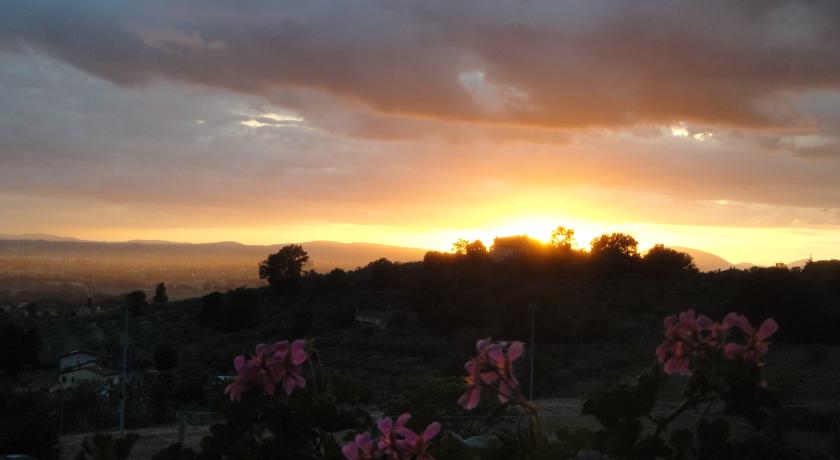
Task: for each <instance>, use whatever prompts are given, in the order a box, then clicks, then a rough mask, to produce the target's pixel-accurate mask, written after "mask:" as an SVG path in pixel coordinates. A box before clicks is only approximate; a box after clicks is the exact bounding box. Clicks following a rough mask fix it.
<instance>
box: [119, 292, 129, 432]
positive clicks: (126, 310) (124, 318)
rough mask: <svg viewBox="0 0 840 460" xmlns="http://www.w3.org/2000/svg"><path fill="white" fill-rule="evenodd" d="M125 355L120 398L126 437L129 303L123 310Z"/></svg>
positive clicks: (121, 418)
mask: <svg viewBox="0 0 840 460" xmlns="http://www.w3.org/2000/svg"><path fill="white" fill-rule="evenodd" d="M123 320H124V325H123V355H122V378H121V379H120V386H121V387H122V395H121V396H120V410H119V413H120V434H122V435H125V382H126V380H128V302H126V303H125V307H124V310H123Z"/></svg>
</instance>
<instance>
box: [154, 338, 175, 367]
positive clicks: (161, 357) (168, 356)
mask: <svg viewBox="0 0 840 460" xmlns="http://www.w3.org/2000/svg"><path fill="white" fill-rule="evenodd" d="M154 357H155V368H156V369H157V370H159V371H168V370H170V369H172V368H173V367H175V366H176V365H177V364H178V352H177V351H175V348H174V347H173V346H172V345H169V344H161V345H158V347H157V348H156V349H155V355H154Z"/></svg>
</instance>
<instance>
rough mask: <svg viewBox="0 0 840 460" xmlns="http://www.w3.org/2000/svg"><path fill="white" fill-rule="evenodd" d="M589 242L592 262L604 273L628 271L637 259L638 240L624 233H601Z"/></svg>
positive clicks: (633, 266)
mask: <svg viewBox="0 0 840 460" xmlns="http://www.w3.org/2000/svg"><path fill="white" fill-rule="evenodd" d="M590 244H591V248H592V249H591V254H592V263H593V265H594V267H595V269H596V270H598V271H600V272H602V273H604V274H617V273H622V272H626V271H630V270H632V269H633V268H635V266H636V264H637V263H638V261H639V249H638V248H639V242H638V241H636V239H635V238H633V237H632V236H630V235H627V234H625V233H612V234H609V235H606V234H605V235H601V236H599V237H597V238H595V239H593V240H592V243H590Z"/></svg>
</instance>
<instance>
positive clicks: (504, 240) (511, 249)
mask: <svg viewBox="0 0 840 460" xmlns="http://www.w3.org/2000/svg"><path fill="white" fill-rule="evenodd" d="M543 249H544V245H543V244H542V243H540V242H539V241H537V240H534V239H532V238H529V237H528V236H526V235H517V236H506V237H497V238H495V239H494V240H493V246H491V247H490V255H491V256H492V257H493V260H495V261H497V262H498V261H502V260H507V259H516V258H520V257H525V256H528V255H532V254H536V253H539V252H540V251H542V250H543Z"/></svg>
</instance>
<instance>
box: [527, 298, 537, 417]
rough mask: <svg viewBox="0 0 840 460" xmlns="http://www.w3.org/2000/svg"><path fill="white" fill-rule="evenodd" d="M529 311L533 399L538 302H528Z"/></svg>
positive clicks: (530, 397)
mask: <svg viewBox="0 0 840 460" xmlns="http://www.w3.org/2000/svg"><path fill="white" fill-rule="evenodd" d="M528 312H529V313H530V314H531V352H530V353H529V354H530V357H531V365H530V369H529V370H530V374H531V375H530V378H529V379H528V386H529V388H528V399H529V400H531V401H533V400H534V349H535V337H534V317H535V316H536V313H537V303H536V302H529V303H528Z"/></svg>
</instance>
